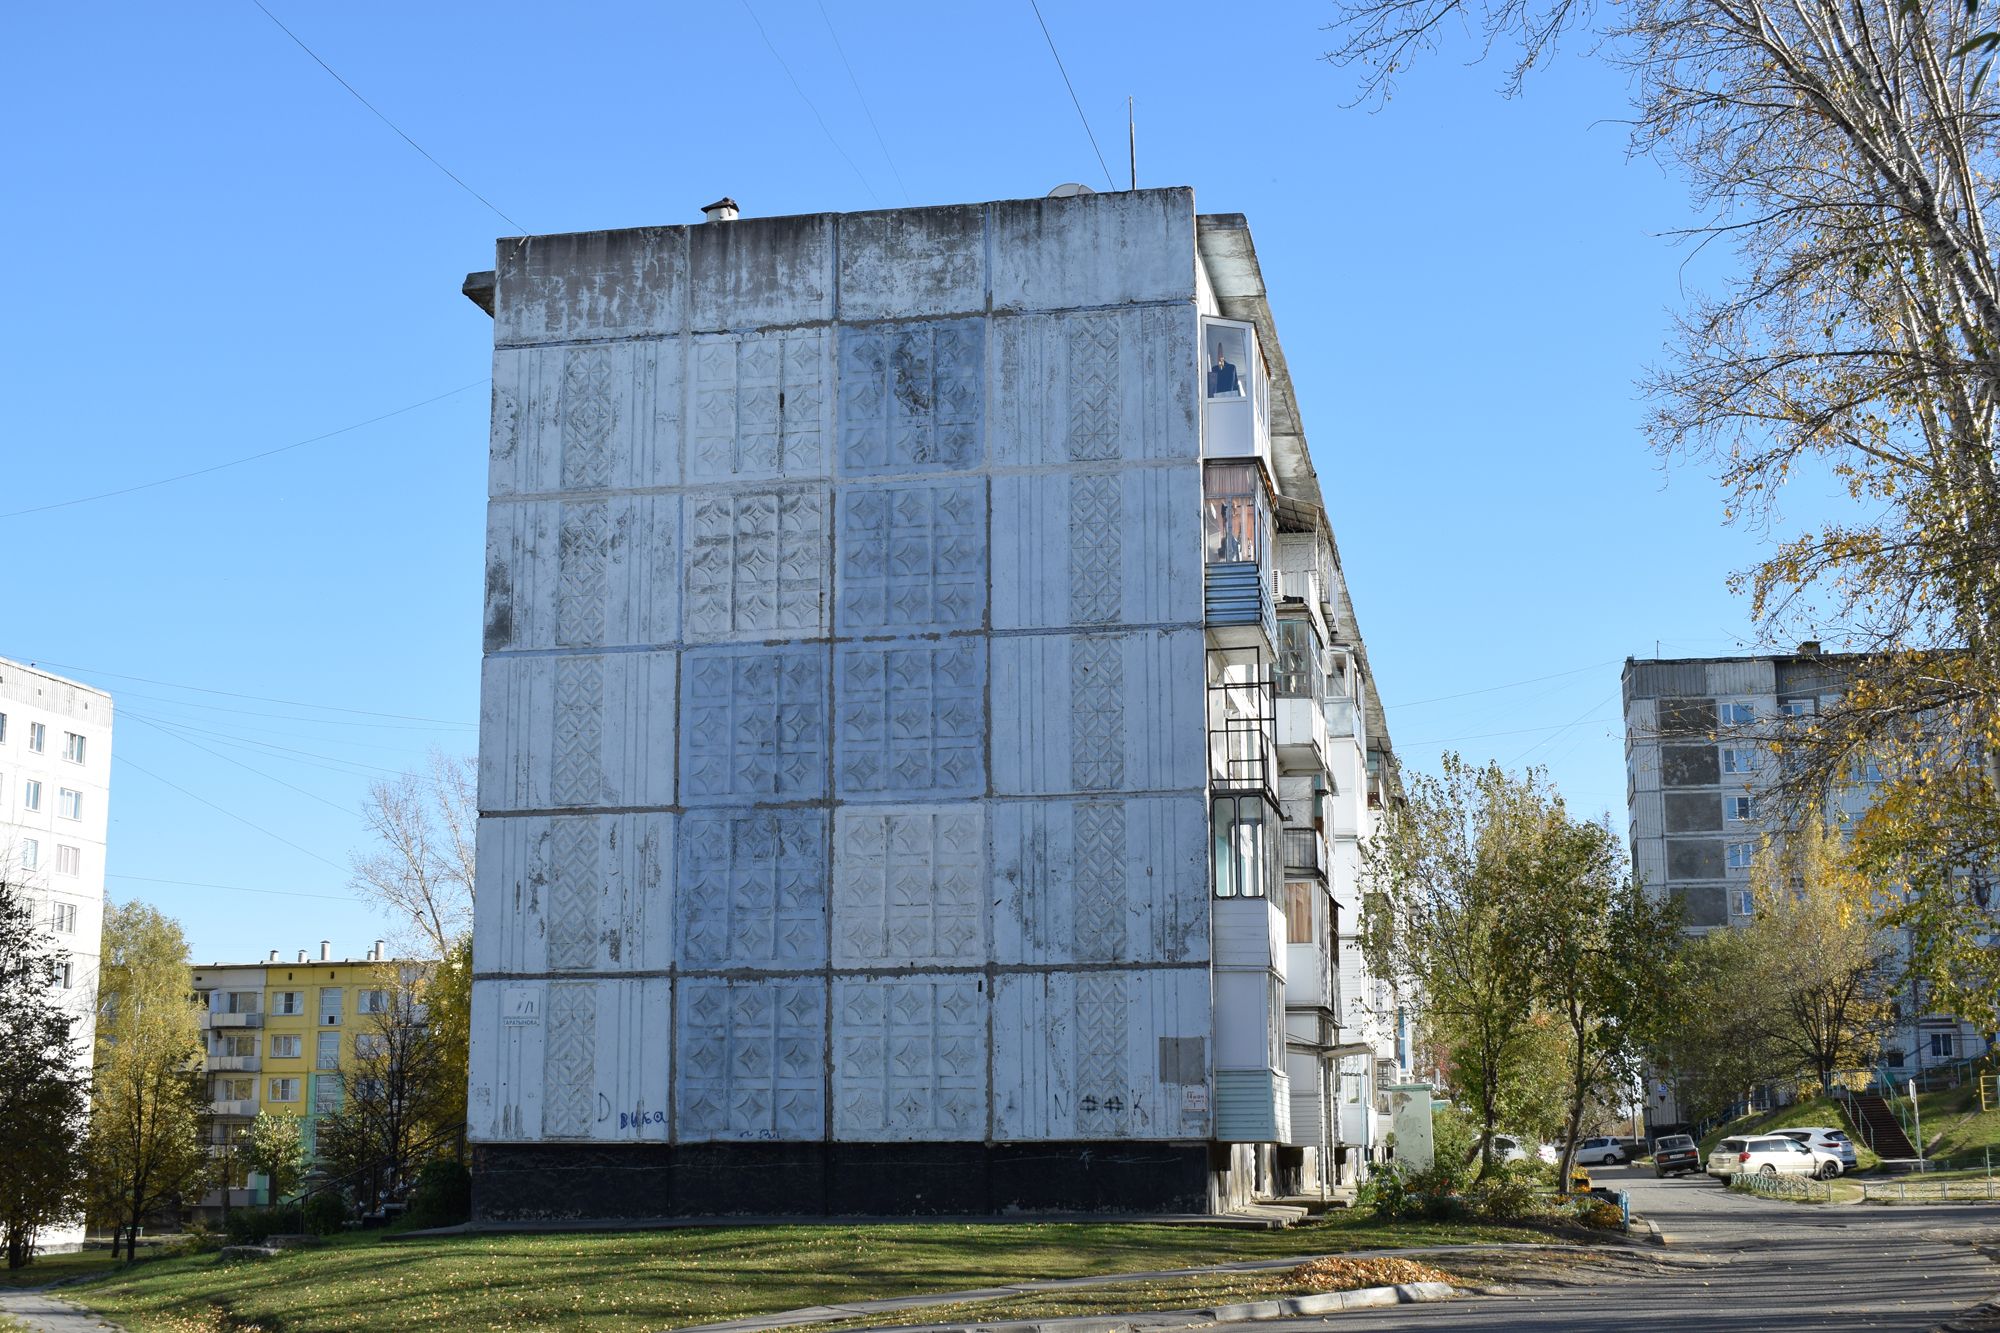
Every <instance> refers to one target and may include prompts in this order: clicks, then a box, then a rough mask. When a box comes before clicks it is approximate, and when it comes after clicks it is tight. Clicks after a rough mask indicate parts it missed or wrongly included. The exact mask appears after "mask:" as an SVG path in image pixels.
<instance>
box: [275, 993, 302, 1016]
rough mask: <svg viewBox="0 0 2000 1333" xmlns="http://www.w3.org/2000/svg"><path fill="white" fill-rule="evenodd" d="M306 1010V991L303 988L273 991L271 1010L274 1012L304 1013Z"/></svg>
mask: <svg viewBox="0 0 2000 1333" xmlns="http://www.w3.org/2000/svg"><path fill="white" fill-rule="evenodd" d="M305 1011H306V993H305V992H304V991H302V990H281V991H272V992H271V1012H272V1013H274V1014H302V1013H304V1012H305Z"/></svg>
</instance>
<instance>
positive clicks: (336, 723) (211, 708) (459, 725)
mask: <svg viewBox="0 0 2000 1333" xmlns="http://www.w3.org/2000/svg"><path fill="white" fill-rule="evenodd" d="M127 699H146V700H150V701H151V702H153V703H159V704H165V705H167V706H168V707H169V708H199V709H201V710H202V711H203V712H205V713H227V714H229V715H230V716H231V717H259V718H269V719H271V720H272V721H276V722H305V723H308V724H310V725H313V726H320V727H367V728H368V729H370V730H371V731H415V732H423V733H430V734H435V733H437V732H438V731H440V730H442V729H444V728H447V727H450V728H455V729H461V730H465V731H475V730H477V729H478V727H479V724H478V723H477V722H363V721H360V720H358V719H356V718H351V717H314V716H312V715H311V714H309V713H267V712H265V711H263V710H262V709H258V708H243V707H240V706H238V705H236V704H205V703H202V702H201V701H200V700H199V699H176V698H174V697H173V696H172V695H168V694H148V693H146V692H145V691H144V690H120V691H118V695H117V700H116V702H117V703H118V704H119V705H120V708H121V710H122V708H123V705H124V703H125V701H126V700H127ZM251 730H257V728H251ZM269 734H271V735H296V734H298V733H296V732H280V731H271V732H270V733H269ZM378 748H384V749H407V748H408V747H406V746H384V747H378Z"/></svg>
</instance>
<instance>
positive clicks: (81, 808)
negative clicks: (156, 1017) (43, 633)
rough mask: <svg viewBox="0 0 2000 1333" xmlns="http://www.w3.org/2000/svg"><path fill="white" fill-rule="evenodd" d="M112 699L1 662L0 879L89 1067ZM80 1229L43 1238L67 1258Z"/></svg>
mask: <svg viewBox="0 0 2000 1333" xmlns="http://www.w3.org/2000/svg"><path fill="white" fill-rule="evenodd" d="M111 722H112V706H111V696H110V695H108V694H106V693H104V692H103V691H102V690H98V689H93V688H92V687H91V686H88V685H84V684H81V683H80V682H77V681H73V680H66V679H64V678H63V677H61V676H53V675H50V674H49V673H48V672H46V671H41V670H39V669H37V668H35V667H31V666H26V665H24V664H22V663H20V662H12V661H8V660H7V659H5V658H0V873H4V874H6V875H7V876H8V877H9V878H10V879H12V880H13V881H14V882H16V883H18V884H22V885H25V886H26V888H27V891H28V894H27V896H28V899H29V901H30V903H31V904H32V907H33V911H34V914H35V918H36V920H37V921H38V922H39V923H40V924H41V925H42V927H43V928H44V929H45V930H46V931H47V933H48V938H49V942H50V943H51V944H52V945H53V946H54V947H55V948H56V949H59V950H61V952H62V953H63V954H64V956H65V958H64V962H63V964H62V968H61V970H60V972H59V973H58V974H57V977H56V982H55V985H56V995H55V996H54V997H53V998H55V1000H56V1001H57V1002H58V1003H59V1004H60V1005H61V1006H62V1007H63V1008H64V1009H65V1010H66V1011H68V1013H69V1014H70V1015H71V1021H72V1031H73V1032H74V1033H75V1035H76V1037H77V1039H78V1041H79V1042H80V1045H81V1052H82V1054H81V1062H82V1064H83V1066H84V1067H85V1068H88V1067H89V1066H90V1063H91V1060H92V1058H93V1053H94V1051H95V1048H96V1040H97V965H98V946H99V940H100V938H101V936H102V934H103V928H104V851H105V836H106V829H107V828H108V827H109V811H110V797H111ZM82 1242H83V1222H82V1219H81V1218H79V1219H77V1221H76V1222H75V1223H74V1224H71V1225H67V1226H62V1227H54V1228H50V1229H48V1230H45V1231H43V1232H42V1233H41V1234H40V1236H39V1237H38V1239H37V1244H38V1246H39V1247H40V1248H42V1249H43V1250H46V1251H51V1252H53V1251H59V1250H73V1249H76V1248H77V1247H78V1246H80V1245H81V1244H82Z"/></svg>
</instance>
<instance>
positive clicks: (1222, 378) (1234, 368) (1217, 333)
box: [1181, 324, 1250, 398]
mask: <svg viewBox="0 0 2000 1333" xmlns="http://www.w3.org/2000/svg"><path fill="white" fill-rule="evenodd" d="M1207 342H1208V347H1207V351H1206V353H1205V354H1204V356H1203V368H1204V369H1205V370H1206V372H1207V375H1206V381H1207V385H1208V390H1207V392H1208V396H1209V397H1210V398H1243V397H1246V396H1248V394H1249V392H1250V331H1249V330H1248V329H1234V328H1230V327H1228V326H1227V325H1222V324H1210V325H1209V326H1208V338H1207ZM1181 345H1182V346H1183V347H1185V346H1186V345H1187V344H1185V343H1183V344H1181ZM1182 364H1183V365H1185V364H1187V363H1186V362H1182Z"/></svg>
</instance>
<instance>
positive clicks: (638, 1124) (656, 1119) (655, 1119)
mask: <svg viewBox="0 0 2000 1333" xmlns="http://www.w3.org/2000/svg"><path fill="white" fill-rule="evenodd" d="M666 1123H667V1113H666V1112H665V1111H620V1112H619V1113H618V1128H620V1129H643V1128H644V1127H645V1126H647V1125H664V1124H666Z"/></svg>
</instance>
